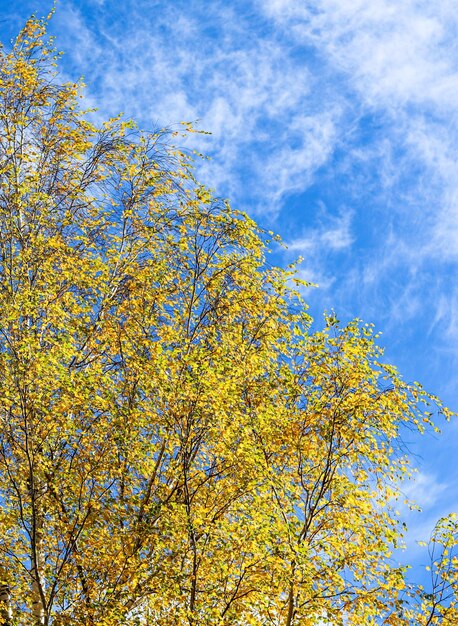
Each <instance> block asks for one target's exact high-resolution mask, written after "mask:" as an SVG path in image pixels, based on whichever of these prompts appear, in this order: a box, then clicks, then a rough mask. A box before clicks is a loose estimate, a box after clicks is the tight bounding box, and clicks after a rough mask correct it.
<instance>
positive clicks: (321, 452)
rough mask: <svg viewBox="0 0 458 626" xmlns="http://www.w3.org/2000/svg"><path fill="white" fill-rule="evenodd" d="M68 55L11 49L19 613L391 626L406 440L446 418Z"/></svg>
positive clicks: (6, 175) (10, 254) (7, 387)
mask: <svg viewBox="0 0 458 626" xmlns="http://www.w3.org/2000/svg"><path fill="white" fill-rule="evenodd" d="M57 62H58V55H56V53H55V51H54V50H53V48H52V43H50V41H49V39H48V38H47V36H46V20H37V19H35V18H33V19H31V20H29V22H28V23H27V24H26V26H25V28H24V29H23V30H22V31H21V33H20V34H19V36H18V38H17V40H16V42H15V44H14V46H13V48H12V50H11V51H10V52H5V51H3V52H2V53H1V57H0V80H1V94H0V333H1V334H0V403H1V404H0V616H1V620H2V622H3V624H8V625H13V624H20V625H28V624H30V625H33V626H38V625H46V626H50V625H53V626H64V625H65V624H85V625H90V624H93V625H95V624H97V625H98V626H114V625H118V624H132V625H133V624H138V623H147V624H154V625H157V626H160V625H165V624H167V625H169V624H176V625H192V626H197V625H204V624H205V625H209V626H211V625H212V624H213V625H215V626H216V625H220V626H221V625H234V626H235V625H239V626H241V625H249V624H263V625H264V624H272V625H274V624H275V625H281V626H297V625H299V624H300V625H303V624H304V625H305V624H310V625H312V624H316V625H318V624H321V623H323V621H327V622H329V623H331V624H336V625H337V624H344V623H345V624H358V625H360V624H379V623H380V624H382V623H383V624H395V623H400V622H396V621H395V619H401V618H399V615H402V610H403V602H404V600H403V598H404V597H405V592H406V590H407V585H406V582H405V576H404V570H403V569H402V568H401V567H399V566H398V565H396V564H395V563H394V562H393V561H392V560H391V559H390V555H391V552H392V550H393V549H394V548H396V547H397V546H398V545H399V543H400V541H401V538H402V525H401V522H400V520H399V519H398V515H397V514H396V512H395V510H394V505H395V501H396V498H397V497H398V496H399V484H400V482H401V481H402V480H403V478H404V477H405V476H406V475H407V474H408V473H409V472H410V468H409V464H408V459H407V458H406V457H405V455H404V454H403V449H402V442H401V439H400V431H401V429H402V428H405V427H408V428H412V429H416V430H419V431H422V430H423V428H424V427H425V425H426V426H428V425H429V424H430V423H431V418H430V415H431V410H439V411H442V412H444V413H446V414H448V412H447V411H446V409H444V408H443V407H441V405H440V402H439V401H438V400H437V399H436V398H434V397H432V396H429V395H428V394H426V393H425V392H424V391H423V390H422V389H421V387H420V386H418V385H407V384H406V383H404V382H403V381H402V379H401V378H400V376H399V375H398V373H397V372H396V370H395V369H394V368H393V367H390V366H389V365H386V364H384V363H383V358H382V352H381V350H380V349H379V348H378V347H377V345H376V340H377V337H376V336H374V334H373V331H372V328H371V326H369V325H363V324H361V323H360V322H358V321H355V322H352V323H350V324H349V325H347V326H345V327H342V328H341V327H339V325H338V324H336V322H335V320H334V319H333V318H328V319H327V321H326V323H325V326H324V329H323V330H322V331H319V332H318V331H313V332H312V330H311V327H310V324H311V320H310V317H309V316H308V314H307V311H306V307H305V304H304V303H303V301H302V300H301V298H300V296H299V294H298V293H297V292H296V291H295V289H294V287H293V286H292V285H294V281H295V278H294V270H288V271H285V270H282V269H279V268H275V267H274V268H272V267H270V266H268V264H266V262H265V254H266V249H267V247H268V246H269V235H268V234H267V233H265V232H263V231H262V230H260V229H259V228H258V227H257V226H256V224H255V223H254V222H253V221H252V220H251V219H249V218H248V217H247V216H246V215H244V214H242V213H239V212H237V211H235V210H233V209H231V207H230V206H229V204H228V203H227V202H225V201H221V200H218V199H215V198H214V197H213V196H212V195H211V193H210V192H209V191H208V190H207V189H205V188H204V187H202V186H201V185H199V184H198V183H197V182H196V181H195V179H194V177H193V174H192V162H191V160H190V158H189V156H188V155H187V154H186V153H185V152H183V151H180V150H178V149H176V148H172V147H171V146H170V143H171V142H172V141H173V137H172V136H171V134H170V133H167V132H165V131H161V132H156V133H144V132H140V131H138V129H137V128H136V127H135V125H134V124H133V123H132V122H127V121H124V120H123V119H122V118H114V119H111V120H108V121H107V122H106V123H103V124H101V125H100V126H96V125H95V124H94V123H92V122H91V121H90V116H89V115H88V114H86V113H84V111H82V110H81V109H80V108H79V104H78V103H79V96H80V92H81V87H80V85H78V84H72V83H67V84H60V83H59V82H58V80H57V73H56V69H55V64H56V63H57ZM403 594H404V595H403ZM414 604H415V603H414V602H413V600H412V610H414ZM428 607H429V605H428V603H426V604H425V603H423V604H421V606H420V607H419V609H418V610H419V611H420V613H419V615H420V614H421V615H426V614H427V611H428V610H430V609H429V608H428ZM436 612H437V611H436ZM405 615H406V614H405ZM402 619H404V617H403V618H402ZM405 619H407V617H406V618H405ZM422 619H423V618H422ZM419 623H420V622H419ZM421 623H423V622H421ZM424 623H425V624H426V623H436V622H424Z"/></svg>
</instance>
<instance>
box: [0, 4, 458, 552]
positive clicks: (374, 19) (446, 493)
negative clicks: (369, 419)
mask: <svg viewBox="0 0 458 626" xmlns="http://www.w3.org/2000/svg"><path fill="white" fill-rule="evenodd" d="M11 5H12V3H11V2H10V0H0V7H1V15H0V18H1V20H2V21H1V22H0V35H1V39H2V40H3V41H4V42H8V40H10V39H11V38H12V37H14V36H15V34H16V33H17V31H18V30H19V28H20V26H21V25H22V24H23V23H24V21H25V19H26V18H27V17H28V16H29V15H30V14H31V13H33V12H37V13H38V14H39V15H42V14H46V13H47V11H48V10H49V8H50V7H51V2H48V1H47V0H22V1H21V2H20V3H19V2H18V3H14V5H15V6H13V7H12V6H11ZM51 30H52V32H53V33H54V34H55V35H56V37H57V46H58V47H59V48H60V49H62V50H64V51H65V55H64V57H63V60H62V66H61V72H62V80H66V79H72V80H75V79H77V78H79V77H80V76H84V78H85V82H86V83H87V90H86V101H87V104H88V106H94V107H98V113H97V115H99V116H100V118H106V117H107V116H110V115H115V114H117V113H118V112H120V111H123V112H125V114H126V116H127V117H132V118H134V119H136V120H137V121H138V122H139V124H140V126H141V127H143V128H147V129H152V128H157V127H162V126H169V125H173V124H175V123H178V122H181V121H198V122H197V125H198V126H199V127H200V128H202V129H204V130H206V131H210V132H211V133H212V134H211V135H208V136H207V135H203V136H197V135H192V136H191V137H192V138H190V139H189V140H188V141H187V146H188V147H189V148H196V149H198V150H200V151H202V152H204V153H206V154H208V155H209V156H210V157H211V159H210V160H205V161H202V162H201V163H200V164H199V166H198V178H199V179H200V180H201V181H202V182H205V183H207V184H208V185H209V186H211V187H212V188H214V189H215V192H216V194H217V195H220V196H224V197H228V198H229V199H230V200H231V202H232V204H233V206H235V207H236V208H240V209H242V210H245V211H247V212H248V213H249V214H250V215H251V216H253V217H254V218H255V219H256V220H257V221H258V222H259V223H260V224H261V225H262V226H265V227H266V228H268V229H272V230H274V231H276V232H278V233H279V234H280V235H281V236H282V238H283V240H284V241H285V242H286V243H287V244H288V246H289V249H288V251H283V252H280V251H277V252H276V255H275V260H276V262H278V263H282V264H286V263H289V262H291V261H293V260H294V259H295V258H297V257H298V256H302V257H303V258H304V261H303V263H302V265H301V267H300V274H301V276H302V277H303V278H305V279H306V280H309V281H313V282H315V283H318V284H319V285H320V287H319V289H313V290H309V291H308V292H307V293H306V294H305V297H306V299H307V301H308V302H309V304H310V307H311V311H312V314H313V315H314V316H315V318H317V320H318V323H319V321H320V318H321V312H322V311H323V310H324V309H328V310H329V309H330V308H334V309H335V310H336V312H337V314H338V317H339V318H340V319H341V320H346V319H349V318H352V317H355V316H357V317H360V318H362V319H364V320H365V321H370V322H374V323H375V326H376V328H377V329H378V330H381V331H382V332H383V339H382V343H383V345H384V346H385V348H386V355H387V360H389V361H390V362H392V363H394V364H395V365H397V366H398V368H399V369H400V371H401V373H403V375H404V377H405V378H406V379H407V380H419V381H420V382H422V383H423V385H424V386H425V387H426V388H427V389H428V390H430V391H432V392H434V393H436V394H437V395H439V396H440V397H441V398H443V399H444V401H445V402H446V403H448V404H449V405H450V406H451V408H454V409H457V408H458V401H457V395H458V394H457V391H458V385H457V381H458V283H457V277H458V163H457V156H456V155H457V154H458V152H457V148H458V125H457V117H458V113H457V111H458V107H457V105H458V50H457V47H458V38H457V31H458V13H457V11H456V1H455V0H435V2H430V1H421V0H401V1H400V0H372V1H368V0H315V1H314V2H309V1H308V0H300V1H299V0H243V1H240V2H239V1H237V0H226V1H225V2H220V0H212V1H211V2H208V1H205V0H185V1H184V0H173V1H172V0H168V1H160V0H157V1H154V0H149V1H146V0H123V1H122V2H121V1H119V2H109V1H108V0H80V1H77V0H73V1H70V0H61V1H60V2H59V5H58V10H57V13H56V15H55V17H54V18H53V20H52V25H51ZM444 430H445V436H444V437H442V438H441V439H439V440H438V439H435V438H433V437H432V436H429V437H426V438H424V439H423V440H422V441H421V442H417V441H413V442H412V444H411V445H412V450H413V451H414V452H415V453H416V454H418V455H419V458H418V463H419V464H420V474H419V477H418V480H417V483H416V485H415V486H412V485H410V486H409V487H408V488H407V487H406V490H407V491H408V492H409V494H411V495H413V496H416V497H417V499H418V500H419V503H420V505H421V506H422V507H423V513H422V514H419V513H415V514H410V515H408V518H409V520H408V521H409V524H410V527H411V533H410V535H409V544H410V548H409V550H410V555H411V557H412V559H414V560H415V559H417V558H418V559H420V560H421V559H422V556H419V555H418V554H417V551H416V548H415V547H414V540H415V539H417V538H418V539H419V538H427V537H428V535H429V533H430V531H431V528H432V525H433V522H434V520H435V519H437V518H438V517H440V516H441V515H444V514H445V513H447V512H449V511H452V510H458V493H457V488H456V485H457V484H458V480H457V479H458V467H457V465H456V463H455V458H456V456H457V454H458V426H457V424H452V425H449V426H446V427H445V428H444Z"/></svg>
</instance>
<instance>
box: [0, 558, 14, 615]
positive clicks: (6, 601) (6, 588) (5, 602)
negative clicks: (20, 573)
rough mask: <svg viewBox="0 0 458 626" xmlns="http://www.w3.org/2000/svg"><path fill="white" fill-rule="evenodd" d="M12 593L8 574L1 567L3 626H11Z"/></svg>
mask: <svg viewBox="0 0 458 626" xmlns="http://www.w3.org/2000/svg"><path fill="white" fill-rule="evenodd" d="M12 617H13V615H12V611H11V592H10V585H9V583H8V580H7V572H6V569H5V568H4V567H3V566H0V619H1V624H2V625H3V626H10V624H11V620H12Z"/></svg>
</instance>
